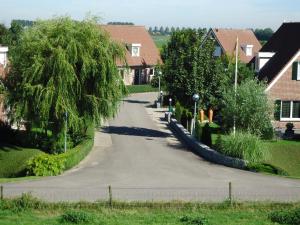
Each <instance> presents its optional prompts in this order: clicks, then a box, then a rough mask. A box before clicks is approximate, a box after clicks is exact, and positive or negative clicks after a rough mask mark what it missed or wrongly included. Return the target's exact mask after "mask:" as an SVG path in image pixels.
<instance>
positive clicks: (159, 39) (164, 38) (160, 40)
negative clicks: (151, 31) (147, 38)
mask: <svg viewBox="0 0 300 225" xmlns="http://www.w3.org/2000/svg"><path fill="white" fill-rule="evenodd" d="M152 38H153V40H154V42H155V44H156V46H157V48H159V49H161V48H162V47H163V46H164V45H166V44H167V43H168V42H169V40H170V36H169V35H152Z"/></svg>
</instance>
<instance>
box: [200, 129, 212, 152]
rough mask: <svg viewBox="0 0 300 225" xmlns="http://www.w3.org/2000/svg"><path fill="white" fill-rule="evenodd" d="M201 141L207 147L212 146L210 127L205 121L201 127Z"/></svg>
mask: <svg viewBox="0 0 300 225" xmlns="http://www.w3.org/2000/svg"><path fill="white" fill-rule="evenodd" d="M201 142H202V143H203V144H205V145H207V146H209V147H211V146H212V139H211V128H210V126H209V123H206V124H205V125H204V127H203V128H202V136H201Z"/></svg>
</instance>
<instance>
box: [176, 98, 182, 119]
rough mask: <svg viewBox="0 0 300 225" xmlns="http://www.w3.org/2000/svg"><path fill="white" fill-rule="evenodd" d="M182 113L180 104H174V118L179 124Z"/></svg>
mask: <svg viewBox="0 0 300 225" xmlns="http://www.w3.org/2000/svg"><path fill="white" fill-rule="evenodd" d="M182 113H183V109H182V106H181V105H180V102H176V105H175V118H176V120H177V121H178V122H179V123H180V122H181V117H182Z"/></svg>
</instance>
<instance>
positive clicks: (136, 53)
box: [101, 25, 161, 85]
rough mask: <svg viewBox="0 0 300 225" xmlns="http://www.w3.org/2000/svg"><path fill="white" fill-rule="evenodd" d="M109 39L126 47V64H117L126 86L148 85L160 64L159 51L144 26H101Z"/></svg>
mask: <svg viewBox="0 0 300 225" xmlns="http://www.w3.org/2000/svg"><path fill="white" fill-rule="evenodd" d="M101 27H102V28H103V29H104V30H106V31H107V32H108V33H109V34H110V36H111V38H112V39H113V40H115V41H117V42H120V43H122V44H123V45H125V47H126V62H127V65H124V64H122V63H120V62H117V65H118V67H119V70H120V74H121V75H122V78H123V80H124V83H125V84H126V85H132V84H145V83H149V82H150V80H151V79H152V77H153V76H154V70H155V67H156V65H157V64H158V63H160V62H161V58H160V54H159V50H158V49H157V47H156V45H155V43H154V42H153V40H152V38H151V36H150V35H149V33H148V31H147V30H146V28H145V27H144V26H133V25H102V26H101Z"/></svg>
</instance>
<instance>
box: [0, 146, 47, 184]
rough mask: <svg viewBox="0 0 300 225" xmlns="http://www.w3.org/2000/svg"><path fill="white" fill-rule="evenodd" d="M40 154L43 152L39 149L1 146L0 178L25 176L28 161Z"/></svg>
mask: <svg viewBox="0 0 300 225" xmlns="http://www.w3.org/2000/svg"><path fill="white" fill-rule="evenodd" d="M40 153H41V151H40V150H37V149H29V148H21V147H16V146H12V145H3V144H2V145H1V144H0V178H9V177H18V176H22V175H25V174H24V169H25V166H26V161H27V160H28V159H30V158H31V157H33V156H35V155H37V154H40ZM0 181H1V182H2V181H4V180H0Z"/></svg>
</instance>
